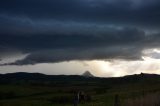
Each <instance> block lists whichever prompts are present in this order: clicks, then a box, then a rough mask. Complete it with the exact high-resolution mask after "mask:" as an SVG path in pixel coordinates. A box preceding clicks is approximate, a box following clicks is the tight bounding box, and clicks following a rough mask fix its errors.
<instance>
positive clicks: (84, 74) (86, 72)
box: [82, 71, 94, 77]
mask: <svg viewBox="0 0 160 106" xmlns="http://www.w3.org/2000/svg"><path fill="white" fill-rule="evenodd" d="M82 76H84V77H94V75H92V74H91V73H90V72H89V71H85V72H84V73H83V74H82Z"/></svg>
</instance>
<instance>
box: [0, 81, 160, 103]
mask: <svg viewBox="0 0 160 106" xmlns="http://www.w3.org/2000/svg"><path fill="white" fill-rule="evenodd" d="M127 82H128V81H126V83H119V84H118V83H116V84H114V82H113V84H112V83H110V84H107V82H101V84H99V82H94V83H93V82H88V83H87V84H83V82H76V81H75V82H74V83H75V84H71V85H63V84H61V85H58V86H54V85H52V86H50V85H47V84H46V85H34V84H0V106H73V100H74V99H73V98H74V94H75V92H77V91H84V92H85V93H86V94H87V95H90V96H91V100H90V101H82V102H80V103H79V105H78V106H114V104H115V101H116V100H115V96H116V95H118V102H119V104H120V105H121V106H158V105H155V104H158V103H159V93H160V83H159V82H160V80H159V79H156V80H155V79H145V80H143V81H135V82H134V81H133V82H129V83H127ZM78 83H79V84H78ZM155 98H158V99H155ZM145 103H146V104H149V103H150V105H143V104H145ZM152 104H153V105H152Z"/></svg>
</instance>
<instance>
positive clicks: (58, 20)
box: [0, 0, 160, 65]
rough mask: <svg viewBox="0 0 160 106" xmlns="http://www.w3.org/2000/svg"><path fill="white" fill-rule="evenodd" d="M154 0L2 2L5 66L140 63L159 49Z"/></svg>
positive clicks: (159, 4)
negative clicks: (149, 52)
mask: <svg viewBox="0 0 160 106" xmlns="http://www.w3.org/2000/svg"><path fill="white" fill-rule="evenodd" d="M159 11H160V1H158V0H14V1H10V0H1V1H0V23H1V24H0V51H1V52H0V61H1V60H3V58H5V57H7V56H11V55H14V54H16V53H19V52H20V53H22V54H25V55H26V54H27V56H26V57H25V58H24V59H21V60H17V61H15V62H13V63H5V64H3V65H28V64H38V63H52V62H54V63H56V62H63V61H71V60H107V59H109V60H112V59H124V60H141V59H142V55H144V54H143V51H144V50H146V49H150V48H159V45H160V43H159V42H160V35H159V34H160V32H159V27H160V21H159V19H160V13H159Z"/></svg>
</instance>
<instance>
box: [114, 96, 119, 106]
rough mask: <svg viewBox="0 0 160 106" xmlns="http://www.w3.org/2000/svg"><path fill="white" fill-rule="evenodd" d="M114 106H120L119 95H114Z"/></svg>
mask: <svg viewBox="0 0 160 106" xmlns="http://www.w3.org/2000/svg"><path fill="white" fill-rule="evenodd" d="M114 106H120V100H119V95H118V94H116V95H115V98H114Z"/></svg>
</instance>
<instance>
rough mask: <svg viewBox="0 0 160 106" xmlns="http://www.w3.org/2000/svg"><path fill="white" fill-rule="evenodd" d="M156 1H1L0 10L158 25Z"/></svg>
mask: <svg viewBox="0 0 160 106" xmlns="http://www.w3.org/2000/svg"><path fill="white" fill-rule="evenodd" d="M159 10H160V2H159V1H158V0H121V1H119V0H67V1H66V0H45V1H44V0H14V1H10V0H2V1H0V13H1V14H11V15H13V16H14V15H15V16H24V17H29V18H31V19H39V20H41V19H44V20H45V19H57V20H63V21H64V20H74V21H85V22H89V21H90V22H102V23H115V24H124V23H125V24H138V25H142V26H143V25H144V24H145V25H149V26H150V25H153V24H154V25H158V26H159V18H160V14H159Z"/></svg>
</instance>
